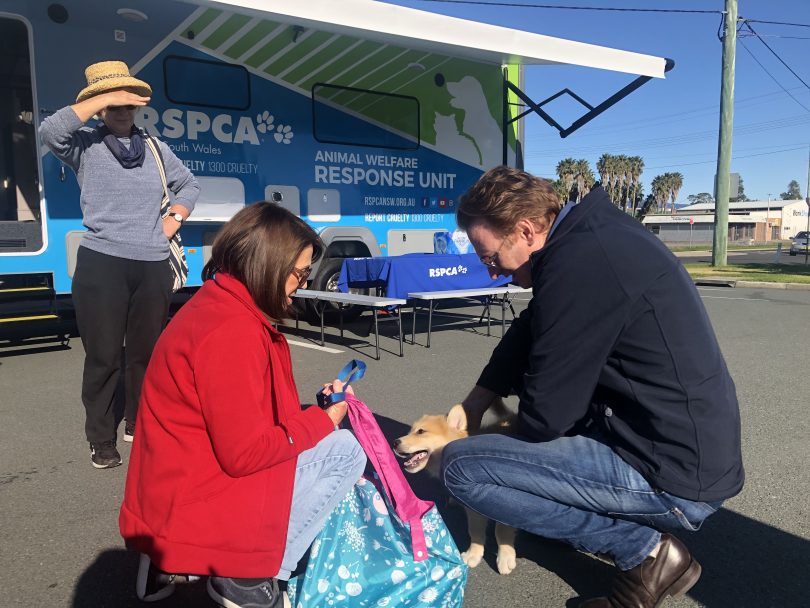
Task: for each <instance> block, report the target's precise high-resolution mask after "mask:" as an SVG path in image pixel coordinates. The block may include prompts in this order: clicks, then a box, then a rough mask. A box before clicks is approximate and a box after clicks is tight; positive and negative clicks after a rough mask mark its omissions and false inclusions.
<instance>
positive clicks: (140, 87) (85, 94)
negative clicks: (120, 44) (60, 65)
mask: <svg viewBox="0 0 810 608" xmlns="http://www.w3.org/2000/svg"><path fill="white" fill-rule="evenodd" d="M84 75H85V77H86V78H87V86H86V87H84V88H83V89H82V90H81V91H80V92H79V95H78V97H76V103H79V102H80V101H84V100H85V99H88V98H90V97H93V96H94V95H100V94H101V93H106V92H107V91H112V90H115V89H124V88H126V89H132V92H133V93H135V94H136V95H141V96H143V97H151V96H152V87H150V86H149V85H148V84H146V83H145V82H144V81H143V80H138V79H137V78H133V77H132V76H130V75H129V68H128V67H127V64H126V63H124V62H123V61H101V62H99V63H94V64H93V65H90V66H88V67H87V69H86V70H85V71H84Z"/></svg>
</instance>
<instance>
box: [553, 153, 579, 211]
mask: <svg viewBox="0 0 810 608" xmlns="http://www.w3.org/2000/svg"><path fill="white" fill-rule="evenodd" d="M576 171H577V168H576V161H575V160H574V159H573V158H564V159H562V160H561V161H560V162H558V163H557V177H559V178H560V181H561V182H562V183H563V187H564V188H565V200H566V201H567V200H568V198H569V197H570V196H571V188H573V187H574V179H575V178H576V174H577V173H576Z"/></svg>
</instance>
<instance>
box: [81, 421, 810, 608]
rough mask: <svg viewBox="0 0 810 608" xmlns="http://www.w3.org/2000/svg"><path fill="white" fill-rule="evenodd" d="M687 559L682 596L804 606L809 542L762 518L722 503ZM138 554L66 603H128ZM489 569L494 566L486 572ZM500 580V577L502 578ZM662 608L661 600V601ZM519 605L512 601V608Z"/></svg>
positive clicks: (522, 538) (602, 582)
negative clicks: (690, 571) (690, 566)
mask: <svg viewBox="0 0 810 608" xmlns="http://www.w3.org/2000/svg"><path fill="white" fill-rule="evenodd" d="M377 421H378V423H379V424H380V428H381V429H382V431H383V433H384V434H385V436H386V438H387V439H388V440H389V442H391V441H392V440H393V439H395V438H397V437H400V436H402V435H404V434H406V433H407V432H408V428H409V427H408V425H406V424H403V423H401V422H398V421H396V420H392V419H390V418H387V417H385V416H380V415H379V414H378V415H377ZM407 478H408V481H409V482H410V483H411V485H412V487H413V489H414V491H415V492H416V494H417V495H418V496H419V497H420V498H423V499H425V500H432V501H434V502H435V503H436V505H437V507H438V509H439V511H440V512H441V514H442V516H443V517H444V519H445V521H446V522H447V526H448V528H449V529H450V532H451V534H452V535H453V537H454V538H455V539H457V544H458V545H459V549H460V550H464V549H466V547H467V543H468V536H467V530H466V517H465V515H464V511H463V509H461V508H460V507H459V506H457V505H455V504H452V503H450V502H449V501H448V495H447V493H446V492H445V490H444V488H443V486H442V485H441V483H440V482H439V481H438V480H436V479H434V478H432V477H431V476H430V475H427V474H424V473H422V474H417V475H413V476H411V475H408V476H407ZM680 538H681V539H682V540H683V541H684V542H686V543H687V545H688V546H689V548H690V550H691V551H692V553H693V555H694V557H695V558H696V559H697V560H698V561H699V562H700V563H701V564H702V566H703V576H702V577H701V579H700V581H699V582H698V584H697V585H696V586H695V587H694V588H693V589H692V590H691V591H690V593H689V596H690V597H691V598H692V599H694V600H696V601H698V602H699V603H700V604H701V605H704V606H708V607H712V608H714V607H718V608H724V607H726V606H734V607H735V608H790V607H796V608H798V607H799V606H803V605H805V603H804V588H803V586H804V585H805V580H806V578H807V564H808V563H810V541H808V540H806V539H803V538H800V537H798V536H795V535H793V534H789V533H786V532H783V531H781V530H778V529H776V528H773V527H771V526H768V525H765V524H762V523H761V522H758V521H756V520H753V519H751V518H748V517H744V516H742V515H739V514H737V513H735V512H733V511H729V510H728V509H721V510H720V511H718V512H717V513H716V514H714V515H713V516H712V517H710V518H709V519H707V520H706V522H705V523H704V525H703V528H702V530H701V531H699V532H697V533H694V534H691V535H689V534H687V533H684V534H682V535H680ZM516 548H517V554H518V557H519V558H522V559H527V560H530V561H533V562H535V563H536V564H537V565H538V566H539V567H540V568H543V569H544V570H547V571H549V572H552V573H553V574H555V575H556V576H559V577H560V578H561V579H562V580H563V581H565V583H566V584H568V585H569V586H570V587H571V588H572V589H573V590H574V591H575V593H576V594H577V595H578V596H579V597H576V598H572V599H570V600H568V602H566V607H567V608H575V607H576V606H579V605H580V603H581V602H582V601H583V600H584V599H586V598H590V597H594V596H598V595H602V594H605V593H606V592H608V591H609V588H610V581H611V579H612V577H613V575H614V569H613V568H612V567H611V566H609V565H608V564H606V563H604V562H602V561H599V560H597V559H593V558H591V557H589V556H587V555H584V554H582V553H579V552H577V551H574V550H573V549H571V548H570V547H568V546H567V545H565V544H562V543H558V542H554V541H549V540H546V539H543V538H539V537H537V536H534V535H531V534H528V533H521V534H519V535H518V538H517V544H516ZM495 551H496V547H495V544H494V538H493V534H492V532H491V531H490V534H489V539H488V546H487V553H486V557H485V559H486V564H482V565H481V566H479V568H487V567H488V568H491V569H492V570H493V571H494V570H495ZM137 568H138V559H137V556H136V555H135V554H134V553H131V552H127V551H125V550H123V549H121V550H107V551H104V552H102V553H101V554H99V556H98V557H97V558H96V560H95V561H94V562H93V564H91V566H90V567H89V568H88V569H87V570H85V572H84V573H83V574H82V576H81V577H80V578H79V581H78V584H77V585H76V589H75V593H74V596H73V603H72V606H73V608H129V607H132V608H135V607H137V606H142V605H143V604H142V603H141V602H139V601H138V600H137V599H136V597H135V578H136V574H137ZM493 574H494V572H493ZM503 584H504V585H505V584H507V583H506V581H504V583H503ZM160 605H161V606H165V607H166V608H187V607H191V606H214V605H215V604H214V603H213V602H212V600H210V598H209V597H208V594H207V593H206V591H205V585H204V584H202V583H195V584H192V585H184V586H178V587H177V590H176V592H175V593H174V595H172V596H171V597H170V598H167V599H166V600H163V601H161V602H160ZM664 606H666V603H665V604H664ZM515 608H519V607H517V606H516V607H515Z"/></svg>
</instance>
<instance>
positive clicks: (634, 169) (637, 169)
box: [629, 156, 644, 215]
mask: <svg viewBox="0 0 810 608" xmlns="http://www.w3.org/2000/svg"><path fill="white" fill-rule="evenodd" d="M629 161H630V177H631V178H632V181H633V196H632V197H631V198H630V210H631V211H632V213H633V215H635V213H636V199H637V198H638V187H639V186H640V185H641V174H642V173H644V159H643V158H641V157H640V156H631V157H630V158H629Z"/></svg>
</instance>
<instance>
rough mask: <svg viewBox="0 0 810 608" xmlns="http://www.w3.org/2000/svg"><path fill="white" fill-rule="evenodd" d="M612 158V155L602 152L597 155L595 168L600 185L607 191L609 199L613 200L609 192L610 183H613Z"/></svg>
mask: <svg viewBox="0 0 810 608" xmlns="http://www.w3.org/2000/svg"><path fill="white" fill-rule="evenodd" d="M612 159H613V157H612V156H611V155H610V154H603V155H602V156H600V157H599V160H598V161H596V170H597V171H598V172H599V180H600V181H601V182H602V187H603V188H604V189H605V192H607V195H608V198H610V200H613V196H612V194H611V185H612V183H613V174H612V171H613V165H612Z"/></svg>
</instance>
